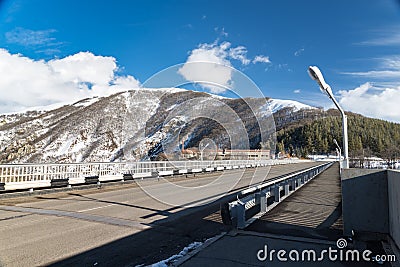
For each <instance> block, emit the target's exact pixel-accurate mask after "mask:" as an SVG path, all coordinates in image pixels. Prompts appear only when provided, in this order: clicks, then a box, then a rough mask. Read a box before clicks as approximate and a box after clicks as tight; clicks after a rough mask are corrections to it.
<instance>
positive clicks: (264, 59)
mask: <svg viewBox="0 0 400 267" xmlns="http://www.w3.org/2000/svg"><path fill="white" fill-rule="evenodd" d="M256 63H271V60H269V57H267V56H263V55H258V56H255V57H254V59H253V64H256Z"/></svg>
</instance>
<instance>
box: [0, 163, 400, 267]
mask: <svg viewBox="0 0 400 267" xmlns="http://www.w3.org/2000/svg"><path fill="white" fill-rule="evenodd" d="M253 163H254V162H253ZM264 163H265V162H264ZM285 163H286V164H279V165H277V164H275V165H273V164H269V165H268V164H264V165H262V164H263V163H260V162H258V163H256V164H253V166H252V164H251V163H250V162H247V164H245V163H244V162H242V164H238V163H235V164H237V165H232V168H230V167H228V168H226V166H224V170H222V169H221V166H219V167H220V170H217V167H218V166H212V167H211V166H208V167H207V166H204V165H202V166H199V169H201V171H199V172H193V171H192V172H191V173H190V171H188V172H187V173H179V172H178V173H177V172H176V170H175V175H168V176H160V171H159V172H158V174H159V175H158V176H157V178H147V179H141V178H140V179H134V180H132V179H126V180H125V181H124V180H118V181H112V182H109V183H105V182H101V183H100V185H101V186H100V187H99V186H98V185H97V183H96V184H94V185H90V184H87V185H85V184H83V185H80V186H77V185H72V186H71V187H68V185H67V186H62V187H61V188H53V189H51V188H50V187H49V188H47V189H43V190H42V189H40V190H39V189H37V190H36V189H35V190H34V191H33V192H27V191H26V189H23V190H22V191H21V192H17V193H11V194H10V193H7V194H5V193H3V194H0V196H1V197H2V198H1V199H0V239H1V242H0V266H2V265H5V266H37V265H53V266H75V265H79V266H96V265H98V266H136V265H148V264H153V263H157V262H160V261H163V260H165V259H168V258H170V257H171V256H172V255H176V254H179V253H180V252H181V251H182V250H184V251H188V249H184V248H185V247H187V246H188V245H190V244H192V246H193V244H194V246H195V247H197V248H196V249H193V250H190V249H189V253H188V254H187V255H185V256H184V257H182V258H180V259H179V260H177V261H175V260H173V259H170V260H168V261H164V262H162V263H163V264H172V265H183V266H207V265H212V266H248V265H249V264H253V265H255V266H265V264H266V262H265V261H260V260H259V259H258V258H257V252H258V251H259V250H260V249H262V248H263V245H264V244H268V245H270V247H271V248H272V247H275V248H280V247H285V246H286V248H289V247H291V246H294V247H295V248H307V245H309V244H311V245H312V247H313V248H316V249H319V250H321V249H323V248H325V247H327V246H331V245H334V244H336V241H337V239H338V238H342V237H345V238H347V239H346V240H347V241H348V243H349V244H351V246H358V245H359V244H361V246H364V245H365V246H369V247H370V246H371V244H373V248H374V249H375V246H376V249H375V251H374V253H378V252H381V251H380V249H382V246H377V244H378V243H376V242H375V241H374V242H371V240H373V239H371V238H369V239H368V238H367V239H368V240H363V241H357V242H355V239H356V236H344V229H348V228H349V227H351V228H352V230H354V229H355V231H356V234H358V232H360V233H361V232H363V231H358V230H357V229H361V228H362V227H365V224H364V225H363V224H362V223H358V225H355V224H354V223H355V221H354V219H352V218H349V219H348V220H347V222H346V216H345V217H343V215H342V209H341V207H342V206H343V209H344V210H343V214H347V213H346V212H347V209H348V207H346V206H345V205H342V199H345V197H343V196H342V194H341V184H343V182H341V180H340V177H339V168H338V165H337V164H334V165H332V166H331V164H329V163H328V164H327V163H321V162H301V161H299V162H296V163H294V162H291V163H292V164H288V163H289V162H285ZM257 164H259V165H258V167H256V166H257ZM246 165H247V167H246ZM233 166H237V168H233ZM164 167H165V166H164ZM166 167H168V166H166ZM241 167H242V168H241ZM205 168H213V170H211V169H209V170H208V171H207V170H205ZM240 168H241V169H240ZM100 169H101V167H98V170H100ZM190 169H191V170H193V169H195V168H194V167H193V166H191V167H187V170H190ZM147 170H150V169H147ZM113 171H114V170H113ZM167 171H171V169H169V170H167ZM172 171H174V169H172ZM346 171H347V170H345V172H346ZM149 172H151V171H149ZM3 173H4V172H3ZM136 173H144V172H142V171H140V172H136ZM120 174H121V173H119V174H118V175H120ZM132 174H135V172H132V173H131V175H132ZM161 174H162V173H161ZM173 174H174V173H173ZM125 175H126V174H125ZM221 175H222V177H223V179H218V178H219V177H221ZM355 176H356V175H350V174H349V175H347V177H348V180H349V181H353V180H352V179H353V177H355ZM3 177H4V176H3ZM123 177H124V173H122V178H123ZM238 177H239V178H240V179H238ZM390 177H391V178H390V179H391V180H390V183H393V181H395V182H396V181H398V180H393V179H392V178H393V177H392V176H390ZM98 178H100V175H99V177H98ZM355 179H357V178H355ZM99 180H100V179H99ZM231 180H236V181H237V182H236V183H235V184H234V185H233V186H230V187H229V190H226V188H227V185H228V184H229V185H230V181H231ZM50 181H51V179H50ZM24 182H25V181H24ZM171 182H172V183H174V184H176V185H178V186H181V187H185V188H194V190H192V191H189V193H188V195H190V197H188V196H187V195H180V194H174V192H171V190H170V188H169V187H168V184H170V183H171ZM208 184H213V187H212V188H213V189H212V190H207V194H206V195H205V194H202V193H201V194H200V193H199V192H196V191H199V188H203V187H205V186H206V185H208ZM349 184H351V183H349ZM370 184H371V185H373V184H374V183H370ZM50 185H51V184H50ZM347 185H348V184H346V186H347ZM347 188H350V187H347ZM152 190H153V191H152ZM148 192H156V193H157V194H158V195H157V196H158V197H159V198H161V199H166V200H170V198H169V197H171V196H173V199H174V200H175V201H176V202H175V203H174V205H171V204H170V203H168V201H160V199H157V198H154V196H151V195H149V194H148ZM10 196H12V197H10ZM346 197H349V195H348V193H346ZM382 197H385V196H382ZM386 197H387V198H389V193H388V192H386ZM390 197H392V198H394V199H395V201H397V200H396V198H395V197H393V192H392V193H391V194H390ZM395 201H391V203H392V204H390V205H389V204H388V207H389V206H390V207H392V211H391V213H390V214H391V215H390V216H391V217H390V218H389V212H388V213H387V216H388V217H387V223H388V225H389V221H391V224H392V225H398V222H396V221H395V218H392V217H396V216H398V215H396V214H398V213H396V211H395V207H394V208H393V205H394V204H393V203H395ZM346 202H347V203H350V204H351V207H350V208H351V209H354V208H359V207H356V206H357V205H359V204H357V203H358V202H356V201H346ZM278 203H281V204H278ZM387 203H389V200H388V202H387ZM227 207H228V208H227ZM359 209H360V208H359ZM362 214H363V213H362V212H361V210H360V211H359V213H358V215H357V216H358V218H361V219H362V218H363V217H361V216H362ZM227 218H228V219H227ZM365 219H366V222H367V221H368V220H369V218H366V217H365ZM367 219H368V220H367ZM382 220H383V219H382ZM396 223H397V224H396ZM389 228H390V227H387V228H386V230H387V233H386V234H387V235H388V236H395V235H396V233H392V234H391V233H390V229H389ZM392 228H393V226H392ZM364 230H365V229H364ZM369 230H370V232H373V231H374V229H369ZM351 232H352V231H350V233H351ZM364 232H365V231H364ZM375 234H376V233H375ZM381 234H382V235H384V234H385V233H383V232H382V233H381ZM360 236H361V235H360ZM349 238H353V239H354V242H353V241H351V239H349ZM391 240H393V239H391ZM196 242H200V243H196ZM371 249H372V248H371ZM381 253H382V254H383V252H381ZM174 259H176V257H174ZM275 263H277V261H276V262H275ZM325 263H326V264H327V265H328V266H329V264H331V265H332V264H336V265H332V266H342V265H340V264H341V263H340V262H338V261H336V262H334V263H331V262H324V264H325ZM268 264H269V263H268ZM313 264H314V265H313ZM338 264H339V265H338ZM353 264H355V265H357V264H358V265H357V266H366V265H365V264H369V263H365V262H362V263H353V262H351V263H349V262H344V265H346V266H347V265H353ZM278 265H279V264H278ZM311 265H313V266H315V263H311ZM317 265H318V263H317ZM160 266H162V265H160Z"/></svg>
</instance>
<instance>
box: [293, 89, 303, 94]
mask: <svg viewBox="0 0 400 267" xmlns="http://www.w3.org/2000/svg"><path fill="white" fill-rule="evenodd" d="M293 93H295V94H300V93H301V90H300V89H296V90H294V91H293Z"/></svg>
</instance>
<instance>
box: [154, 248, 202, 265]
mask: <svg viewBox="0 0 400 267" xmlns="http://www.w3.org/2000/svg"><path fill="white" fill-rule="evenodd" d="M202 244H203V243H202V242H193V243H191V244H190V245H189V246H187V247H185V248H184V249H183V250H182V251H181V252H179V254H177V255H173V256H171V257H169V258H168V259H166V260H162V261H159V262H157V263H154V264H152V265H151V266H152V267H168V266H171V264H172V263H174V262H176V261H177V260H179V259H180V258H182V257H184V256H186V255H187V254H188V253H189V252H191V251H193V250H195V249H196V248H198V247H200V246H201V245H202Z"/></svg>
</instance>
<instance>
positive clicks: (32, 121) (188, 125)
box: [0, 88, 400, 163]
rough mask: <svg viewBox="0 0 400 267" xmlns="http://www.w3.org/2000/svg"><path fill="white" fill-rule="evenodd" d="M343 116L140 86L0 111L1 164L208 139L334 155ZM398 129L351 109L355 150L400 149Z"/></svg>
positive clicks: (171, 147) (112, 154) (151, 150)
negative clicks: (70, 101) (69, 101)
mask: <svg viewBox="0 0 400 267" xmlns="http://www.w3.org/2000/svg"><path fill="white" fill-rule="evenodd" d="M271 111H272V112H273V117H272V115H271ZM338 115H339V114H338V113H337V112H336V111H335V110H328V111H324V110H323V109H321V108H315V107H311V106H308V105H305V104H302V103H300V102H297V101H292V100H280V99H270V98H246V99H233V98H224V97H220V96H216V95H212V94H207V93H203V92H195V91H189V90H185V89H175V88H162V89H136V90H131V91H127V92H122V93H117V94H114V95H111V96H108V97H100V98H97V97H94V98H90V99H82V100H80V101H78V102H76V103H73V104H65V105H63V106H61V105H59V106H53V107H47V108H43V107H41V108H37V109H33V110H31V111H26V112H20V113H16V114H3V115H0V163H25V162H30V163H39V162H109V161H126V160H148V159H156V160H160V159H163V157H162V155H163V154H164V155H165V154H166V153H167V154H168V153H169V154H171V155H173V156H174V155H175V154H176V155H180V150H181V149H182V148H191V147H198V145H199V142H200V141H201V140H202V139H204V138H209V139H212V140H213V141H214V142H215V144H216V145H218V146H219V147H221V148H227V149H229V148H232V145H233V146H234V148H236V149H240V148H251V149H259V148H261V147H264V148H268V149H271V150H272V151H273V152H275V148H276V149H277V151H278V152H279V151H281V152H286V153H290V154H292V155H297V156H305V155H307V154H309V153H319V154H321V153H329V152H331V151H334V149H335V147H334V146H333V142H332V140H333V138H336V139H337V140H338V142H340V141H341V123H340V117H338ZM272 118H273V119H272ZM240 128H244V132H241V131H240ZM275 129H276V135H275ZM399 133H400V126H399V124H394V123H389V122H385V121H380V120H375V119H369V118H365V117H362V116H361V115H357V114H349V140H350V150H351V151H352V152H353V151H354V153H358V154H359V153H360V151H361V150H362V148H364V153H370V154H374V155H378V156H385V155H386V154H388V153H392V152H391V150H390V149H391V148H397V147H399ZM178 136H179V140H177V139H178V138H177V137H178ZM275 136H276V138H277V141H278V143H277V145H276V146H275V143H274V141H273V139H274V137H275ZM235 138H236V143H235V142H234V139H235ZM238 144H239V145H238ZM242 146H243V147H242ZM393 153H395V152H393Z"/></svg>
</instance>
